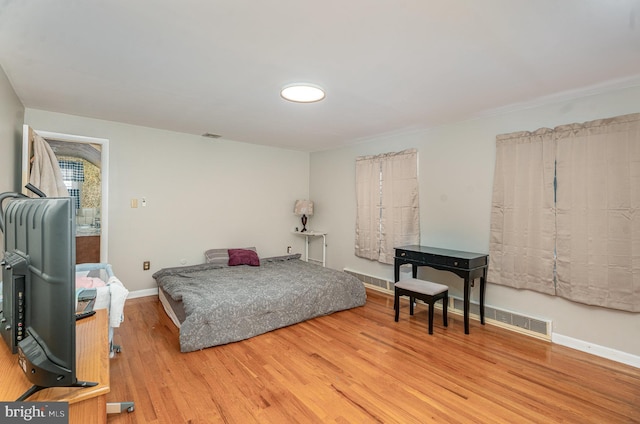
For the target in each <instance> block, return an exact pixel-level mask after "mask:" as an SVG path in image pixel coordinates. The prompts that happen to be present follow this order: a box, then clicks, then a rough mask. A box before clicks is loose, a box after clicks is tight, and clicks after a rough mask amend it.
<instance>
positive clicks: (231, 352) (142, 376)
mask: <svg viewBox="0 0 640 424" xmlns="http://www.w3.org/2000/svg"><path fill="white" fill-rule="evenodd" d="M367 295H368V298H367V304H366V305H365V306H363V307H361V308H356V309H352V310H349V311H342V312H338V313H335V314H332V315H329V316H324V317H320V318H316V319H313V320H310V321H307V322H304V323H301V324H296V325H293V326H290V327H287V328H283V329H280V330H276V331H272V332H270V333H267V334H263V335H261V336H258V337H254V338H252V339H249V340H245V341H242V342H238V343H231V344H228V345H224V346H218V347H214V348H209V349H205V350H202V351H198V352H191V353H180V351H179V344H178V330H177V329H176V328H175V327H174V325H173V323H172V322H171V321H170V320H169V319H168V318H167V316H166V315H165V314H164V311H163V310H162V306H161V305H160V303H159V302H158V300H157V298H155V297H147V298H139V299H132V300H129V301H127V304H126V307H125V318H126V320H125V322H124V323H123V325H122V327H121V328H119V329H117V330H116V335H115V341H116V342H117V343H119V344H121V345H122V348H123V350H122V353H120V354H118V355H117V356H116V357H115V358H114V359H112V360H111V393H110V394H109V395H108V401H110V402H115V401H122V400H133V401H135V404H136V409H135V411H134V412H132V413H126V412H124V413H122V414H120V415H109V418H108V423H109V424H116V423H172V424H174V423H243V424H244V423H329V422H335V423H376V422H377V423H426V422H442V423H524V422H531V423H549V422H564V423H631V422H640V369H637V368H634V367H630V366H626V365H622V364H619V363H616V362H613V361H609V360H605V359H602V358H598V357H595V356H592V355H589V354H586V353H583V352H579V351H576V350H573V349H569V348H565V347H562V346H557V345H553V344H551V343H548V342H545V341H541V340H537V339H533V338H530V337H527V336H523V335H519V334H516V333H513V332H510V331H507V330H504V329H501V328H498V327H494V326H490V325H486V326H482V325H480V324H479V323H478V322H477V321H472V322H471V334H469V335H465V334H464V329H463V322H462V319H461V317H458V316H456V315H452V314H450V315H449V327H447V328H445V327H443V326H442V315H441V314H440V311H436V317H435V321H434V334H433V335H432V336H429V335H428V334H427V307H426V306H424V305H418V306H417V308H416V314H415V315H414V316H413V317H409V312H408V309H409V305H408V302H407V301H404V302H403V303H401V313H400V321H399V322H398V323H396V322H394V320H393V298H392V297H390V296H387V295H384V294H381V293H377V292H375V291H368V292H367Z"/></svg>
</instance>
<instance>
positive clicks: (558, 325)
mask: <svg viewBox="0 0 640 424" xmlns="http://www.w3.org/2000/svg"><path fill="white" fill-rule="evenodd" d="M636 112H640V87H634V88H627V89H624V90H615V91H610V92H607V93H600V94H596V95H591V96H586V97H582V98H577V99H573V100H564V101H559V100H556V102H555V103H549V104H546V105H544V106H536V107H530V108H528V109H526V110H524V109H521V110H517V111H511V112H504V113H500V114H495V115H493V116H486V117H483V118H478V119H474V120H470V121H466V122H462V123H458V124H455V125H446V126H442V127H438V128H435V129H432V130H429V131H422V132H414V133H408V134H400V135H396V136H385V137H377V138H374V139H371V140H368V141H366V142H363V143H359V144H356V145H353V146H350V147H347V148H343V149H337V150H331V151H326V152H317V153H312V154H311V176H310V195H311V199H312V200H313V201H314V202H315V205H316V214H315V215H314V216H313V217H312V220H313V221H312V224H313V225H312V227H313V228H318V229H322V230H325V231H328V233H329V234H328V236H327V245H328V249H327V261H328V266H330V267H331V268H336V269H343V268H348V269H351V270H354V271H357V272H361V273H363V274H368V275H372V276H375V277H378V278H383V279H387V280H390V281H393V266H390V265H382V264H379V263H377V262H371V261H368V260H366V259H361V258H358V257H356V256H355V255H354V253H353V252H354V239H355V237H354V234H355V216H356V205H355V187H354V181H355V158H356V157H357V156H360V155H370V154H378V153H384V152H390V151H399V150H402V149H405V148H410V147H415V148H417V149H418V151H419V175H420V176H419V180H420V181H419V184H420V208H421V211H420V215H421V222H420V224H421V244H423V245H429V246H437V247H443V248H450V249H457V250H466V251H472V252H486V253H488V251H489V220H490V204H491V193H492V184H493V170H494V161H495V137H496V135H498V134H502V133H509V132H514V131H524V130H535V129H537V128H540V127H554V126H556V125H560V124H568V123H572V122H584V121H589V120H593V119H598V118H606V117H611V116H616V115H622V114H627V113H636ZM638 142H640V140H639V141H638ZM313 247H314V249H316V250H317V248H318V247H317V246H313ZM314 255H316V256H317V253H314ZM404 272H410V271H409V269H407V270H406V271H404ZM420 272H421V275H422V276H424V277H425V278H433V279H436V280H437V281H441V282H443V283H446V284H448V285H450V287H451V292H452V294H454V295H457V296H461V293H462V281H461V280H460V279H459V278H458V277H456V276H455V275H453V274H451V273H447V272H441V271H435V270H430V269H428V268H421V271H420ZM472 299H473V300H475V301H477V300H478V292H477V288H476V289H474V291H473V295H472ZM486 303H487V304H488V305H491V306H495V307H497V308H501V309H506V310H510V311H514V312H520V313H523V314H525V315H529V316H533V317H538V318H543V319H551V320H553V326H554V327H553V331H554V337H555V336H556V335H562V336H566V337H569V338H574V339H577V340H580V341H583V342H585V343H587V344H595V345H598V346H601V347H604V348H605V349H613V350H615V351H619V352H622V353H628V354H630V355H635V356H638V355H640V314H631V313H626V312H620V311H613V310H607V309H604V308H595V307H590V306H586V305H581V304H577V303H573V302H569V301H566V300H564V299H561V298H558V297H551V296H546V295H542V294H539V293H535V292H531V291H518V290H514V289H511V288H507V287H503V286H497V285H493V284H489V285H488V288H487V297H486Z"/></svg>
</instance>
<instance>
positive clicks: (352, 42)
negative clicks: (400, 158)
mask: <svg viewBox="0 0 640 424" xmlns="http://www.w3.org/2000/svg"><path fill="white" fill-rule="evenodd" d="M0 66H2V67H3V69H4V70H5V73H6V74H7V75H8V77H9V80H10V81H11V84H12V85H13V87H14V89H15V91H16V93H17V95H18V96H19V98H20V99H21V101H22V102H23V104H24V105H25V106H26V107H28V108H34V109H43V110H49V111H55V112H61V113H68V114H73V115H80V116H87V117H93V118H100V119H106V120H111V121H119V122H125V123H131V124H136V125H143V126H148V127H154V128H161V129H167V130H173V131H180V132H185V133H191V134H203V133H205V132H210V133H215V134H219V135H222V136H223V137H224V138H226V139H230V140H236V141H243V142H249V143H256V144H265V145H272V146H279V147H284V148H290V149H296V150H302V151H317V150H325V149H330V148H335V147H339V146H343V145H346V144H349V143H354V142H358V141H360V140H364V139H367V138H370V137H373V136H375V135H379V134H390V133H399V132H404V131H413V130H417V129H421V128H428V127H433V126H436V125H441V124H444V123H449V122H456V121H460V120H464V119H469V118H471V117H474V116H479V115H483V114H486V113H488V111H491V110H495V109H498V108H503V107H507V106H509V105H514V104H527V103H531V102H536V101H540V99H544V98H548V96H557V95H558V93H573V94H574V95H575V93H577V92H582V91H583V90H587V89H589V90H593V89H594V87H611V86H625V85H626V86H630V85H640V0H599V1H594V0H562V1H560V0H482V1H480V0H323V1H313V2H312V1H308V0H271V1H264V0H201V1H197V0H182V1H176V0H102V1H98V0H65V1H42V0H0ZM299 81H305V82H312V83H315V84H318V85H320V86H322V87H324V88H325V90H326V92H327V96H326V99H325V100H324V101H322V102H319V103H313V104H295V103H289V102H286V101H285V100H283V99H282V98H281V97H280V95H279V91H280V88H281V87H282V86H284V85H286V84H289V83H292V82H299Z"/></svg>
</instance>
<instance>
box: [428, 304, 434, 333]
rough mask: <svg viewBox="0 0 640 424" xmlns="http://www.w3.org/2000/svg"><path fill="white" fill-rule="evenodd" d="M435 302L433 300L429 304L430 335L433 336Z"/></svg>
mask: <svg viewBox="0 0 640 424" xmlns="http://www.w3.org/2000/svg"><path fill="white" fill-rule="evenodd" d="M434 306H435V302H434V301H433V300H432V301H431V302H430V303H429V334H433V310H434Z"/></svg>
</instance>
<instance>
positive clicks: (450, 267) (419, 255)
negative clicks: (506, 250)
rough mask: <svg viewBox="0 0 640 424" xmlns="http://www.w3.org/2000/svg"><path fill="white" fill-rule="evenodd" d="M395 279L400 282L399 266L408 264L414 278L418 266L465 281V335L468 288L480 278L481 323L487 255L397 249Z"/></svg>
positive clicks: (481, 320)
mask: <svg viewBox="0 0 640 424" xmlns="http://www.w3.org/2000/svg"><path fill="white" fill-rule="evenodd" d="M395 250H396V255H395V261H394V278H395V281H396V282H397V281H398V280H400V265H404V264H411V268H412V273H413V278H417V275H418V267H419V266H428V267H430V268H434V269H439V270H442V271H450V272H453V273H454V274H456V275H458V276H459V277H460V278H463V279H464V332H465V334H469V299H470V297H471V287H472V286H473V281H474V280H475V279H476V278H480V322H481V323H482V324H484V291H485V286H486V280H487V267H488V266H489V255H485V254H483V253H473V252H463V251H460V250H449V249H440V248H437V247H428V246H418V245H412V246H401V247H396V248H395Z"/></svg>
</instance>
